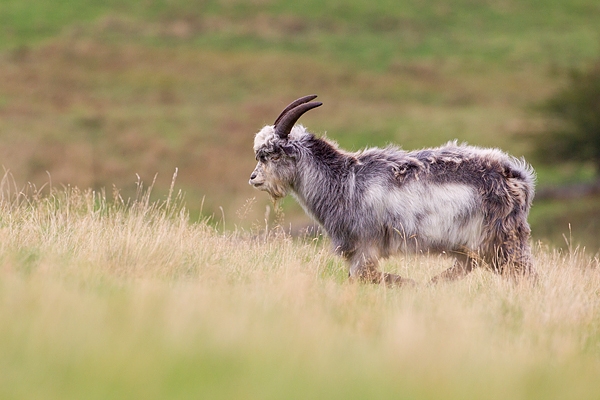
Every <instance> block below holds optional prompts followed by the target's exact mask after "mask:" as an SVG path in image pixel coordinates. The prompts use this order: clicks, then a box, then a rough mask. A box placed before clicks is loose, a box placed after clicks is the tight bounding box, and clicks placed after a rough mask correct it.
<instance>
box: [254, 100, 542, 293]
mask: <svg viewBox="0 0 600 400" xmlns="http://www.w3.org/2000/svg"><path fill="white" fill-rule="evenodd" d="M316 97H317V96H315V95H311V96H305V97H302V98H300V99H298V100H296V101H294V102H293V103H291V104H290V105H289V106H288V107H287V108H286V109H285V110H284V111H283V112H282V113H281V115H280V116H279V117H278V118H277V120H276V121H275V123H274V124H273V125H267V126H265V127H263V128H262V129H261V130H260V131H259V132H258V133H257V134H256V137H255V139H254V152H255V155H256V159H257V161H258V164H257V165H256V168H255V169H254V171H253V172H252V175H251V177H250V184H251V185H252V186H254V187H255V188H257V189H259V190H264V191H266V192H267V193H269V194H270V195H271V197H272V198H274V199H279V198H283V197H284V196H286V195H287V194H289V193H291V194H292V195H293V196H294V197H295V198H296V199H297V201H298V202H299V203H300V204H301V205H302V207H303V208H304V210H305V211H306V213H307V214H309V215H310V216H311V217H312V218H314V219H315V220H316V221H317V222H318V223H319V224H320V225H321V226H322V228H323V229H324V231H325V232H326V233H327V235H328V236H329V237H330V238H331V241H332V242H333V246H334V248H335V250H336V252H337V253H339V254H340V255H341V256H342V257H344V258H345V259H346V260H347V262H348V264H349V276H350V278H351V279H358V280H361V281H367V282H374V283H377V282H385V283H387V284H392V285H400V284H402V283H406V282H408V281H409V280H407V279H404V278H401V277H400V276H398V275H394V274H389V273H382V272H380V271H379V269H378V261H379V260H380V259H384V258H386V257H389V256H391V255H393V254H396V253H399V252H412V253H414V252H423V253H429V252H435V253H446V254H449V255H451V256H453V257H454V258H455V261H454V264H453V266H452V267H451V268H449V269H447V270H446V271H444V272H443V273H441V274H440V275H438V276H436V277H435V278H433V281H437V280H440V279H443V280H450V279H455V278H458V277H460V276H464V275H466V274H467V273H469V272H470V271H471V270H472V269H473V268H474V267H476V266H479V265H487V266H489V267H490V268H491V269H492V270H493V271H495V272H497V273H500V274H503V275H508V276H513V277H518V276H523V275H535V272H534V269H533V265H532V256H531V248H530V244H529V238H530V229H529V224H528V223H527V215H528V213H529V209H530V206H531V202H532V199H533V196H534V181H535V175H534V171H533V169H532V167H531V166H530V165H529V164H527V163H526V162H525V161H524V160H523V159H517V158H515V157H512V156H509V155H507V154H506V153H504V152H502V151H500V150H498V149H486V148H479V147H473V146H467V145H463V144H457V142H450V143H447V144H446V145H444V146H441V147H437V148H430V149H423V150H416V151H403V150H401V149H400V148H398V147H395V146H388V147H386V148H369V149H365V150H363V151H359V152H356V153H351V152H346V151H344V150H342V149H339V148H338V146H337V144H336V143H334V142H332V141H330V140H327V139H324V138H318V137H316V136H315V135H313V134H312V133H310V132H308V131H307V130H306V129H305V128H304V127H303V126H301V125H295V123H296V121H297V120H298V119H299V118H300V116H301V115H302V114H304V113H305V112H306V111H308V110H310V109H312V108H315V107H318V106H321V105H322V103H320V102H312V100H314V99H315V98H316Z"/></svg>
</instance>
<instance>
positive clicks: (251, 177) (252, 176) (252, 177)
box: [250, 172, 256, 180]
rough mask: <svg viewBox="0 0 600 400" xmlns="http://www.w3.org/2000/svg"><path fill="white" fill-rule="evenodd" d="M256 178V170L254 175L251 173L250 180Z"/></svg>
mask: <svg viewBox="0 0 600 400" xmlns="http://www.w3.org/2000/svg"><path fill="white" fill-rule="evenodd" d="M255 178H256V172H253V173H252V175H250V180H253V179H255Z"/></svg>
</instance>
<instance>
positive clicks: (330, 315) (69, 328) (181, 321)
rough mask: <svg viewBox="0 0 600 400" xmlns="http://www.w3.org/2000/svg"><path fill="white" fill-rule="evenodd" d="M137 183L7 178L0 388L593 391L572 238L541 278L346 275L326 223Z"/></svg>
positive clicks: (413, 270)
mask: <svg viewBox="0 0 600 400" xmlns="http://www.w3.org/2000/svg"><path fill="white" fill-rule="evenodd" d="M138 187H139V190H138V196H137V198H135V199H133V200H129V201H127V200H124V199H122V198H121V197H120V196H119V195H118V193H115V194H113V195H107V194H104V193H96V192H93V191H91V190H79V189H77V188H69V187H67V188H44V189H43V190H40V189H35V188H28V189H27V190H21V189H18V190H17V188H16V186H15V185H14V183H11V181H10V179H8V178H7V177H5V179H4V180H3V181H2V190H1V193H2V196H1V199H0V397H2V398H50V399H54V398H56V399H59V398H60V399H64V398H107V397H110V398H132V397H136V398H166V397H169V398H174V397H177V398H250V399H251V398H260V399H264V398H282V397H286V398H288V397H289V398H309V397H317V396H318V397H322V398H367V397H368V398H386V397H388V398H412V399H430V398H451V399H452V398H456V399H464V398H489V399H507V398H510V399H526V398H527V399H531V398H544V399H548V398H556V399H559V398H560V399H562V398H579V399H583V398H590V399H592V398H598V397H599V396H600V390H599V389H598V385H597V377H598V376H599V374H600V292H599V290H598V288H600V269H599V262H598V259H593V258H590V257H589V256H588V255H586V254H584V253H583V252H580V251H578V250H577V249H571V251H569V252H566V253H560V252H557V251H553V250H551V249H547V248H544V247H543V246H537V250H536V259H537V265H538V269H539V273H540V277H539V281H538V282H537V283H536V284H534V285H531V284H515V283H512V282H509V281H506V280H504V279H502V278H501V277H498V276H496V275H493V274H492V273H489V272H487V271H476V272H474V273H473V274H471V275H469V276H468V277H467V278H466V279H463V280H461V281H458V282H456V283H451V284H440V285H437V286H425V285H423V286H419V287H416V288H401V289H389V288H385V287H381V286H370V285H360V284H351V283H348V282H347V281H346V278H345V276H346V271H345V268H344V265H343V263H342V262H341V261H340V260H339V259H338V258H336V257H334V256H333V255H332V254H331V253H330V251H329V249H328V245H327V241H326V240H320V239H319V240H293V239H291V238H290V237H289V236H287V235H285V234H283V233H281V231H280V230H278V229H274V230H272V231H271V232H267V233H265V232H264V230H262V231H261V230H258V229H257V230H256V231H252V232H244V231H236V232H232V231H221V230H219V229H217V228H215V227H214V225H215V224H214V223H211V222H210V221H201V222H197V223H191V222H189V220H188V217H187V213H186V209H185V207H184V206H182V201H181V199H180V198H178V196H176V195H175V194H174V193H173V192H174V191H173V190H172V191H171V195H169V197H167V198H166V199H164V200H162V201H158V202H152V201H150V200H149V199H150V197H149V193H150V191H149V190H147V189H145V188H144V187H143V185H142V184H141V183H140V184H139V186H138ZM25 192H28V193H25ZM41 193H47V194H41ZM48 193H49V194H48ZM217 222H218V221H217ZM217 225H218V224H217ZM447 265H448V260H445V259H443V258H438V257H425V256H411V257H400V258H397V259H394V260H391V261H387V262H386V263H385V264H384V267H385V268H386V269H388V270H395V271H396V272H399V273H401V274H403V275H405V276H408V277H411V278H414V279H416V280H419V281H422V282H425V281H426V280H427V279H428V278H429V277H430V276H433V275H434V274H436V273H437V272H439V270H441V269H443V268H444V267H445V266H447Z"/></svg>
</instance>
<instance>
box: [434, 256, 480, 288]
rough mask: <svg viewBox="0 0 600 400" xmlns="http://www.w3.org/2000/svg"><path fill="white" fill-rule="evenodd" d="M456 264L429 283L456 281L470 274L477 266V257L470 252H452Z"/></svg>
mask: <svg viewBox="0 0 600 400" xmlns="http://www.w3.org/2000/svg"><path fill="white" fill-rule="evenodd" d="M452 255H453V256H454V258H455V259H454V264H453V265H452V266H451V267H450V268H448V269H447V270H445V271H444V272H442V273H441V274H439V275H436V276H434V277H433V278H432V279H431V280H430V281H429V283H436V282H439V281H454V280H456V279H459V278H462V277H464V276H466V275H467V274H469V273H470V272H471V271H473V269H474V268H475V267H476V266H477V257H476V256H472V255H470V254H469V253H468V252H465V253H463V252H452Z"/></svg>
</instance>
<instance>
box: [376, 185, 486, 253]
mask: <svg viewBox="0 0 600 400" xmlns="http://www.w3.org/2000/svg"><path fill="white" fill-rule="evenodd" d="M476 196H477V194H476V191H475V189H474V188H473V187H471V186H468V185H462V184H456V183H452V184H450V183H449V184H443V185H432V184H423V183H421V182H413V183H410V184H407V185H406V186H404V187H403V188H402V189H393V190H391V191H390V190H389V189H386V188H384V187H382V186H380V185H374V186H373V187H372V188H371V190H370V191H369V193H368V194H367V196H366V199H365V200H366V204H367V205H368V206H369V207H372V210H373V211H375V214H376V216H377V218H378V219H379V220H380V221H381V222H382V223H384V222H386V221H391V220H396V221H398V220H399V221H401V226H399V227H395V228H396V229H397V230H398V231H399V232H401V233H403V234H404V235H405V236H406V237H414V236H416V239H417V240H418V242H419V244H420V247H421V248H422V249H427V248H432V247H442V248H447V249H452V248H455V247H460V246H465V247H468V248H471V249H476V248H478V247H479V245H480V244H481V234H482V223H483V215H482V214H481V213H474V209H475V208H476V207H477V197H476ZM468 215H471V218H470V220H468V221H467V220H466V218H467V216H468Z"/></svg>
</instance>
